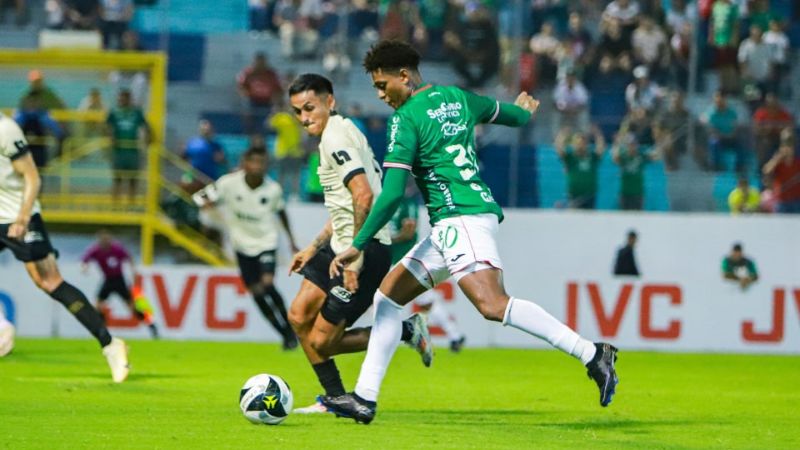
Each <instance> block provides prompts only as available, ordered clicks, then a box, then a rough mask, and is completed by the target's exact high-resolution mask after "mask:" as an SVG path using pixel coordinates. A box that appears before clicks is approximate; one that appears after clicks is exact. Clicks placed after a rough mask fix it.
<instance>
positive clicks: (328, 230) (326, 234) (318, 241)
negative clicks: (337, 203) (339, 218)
mask: <svg viewBox="0 0 800 450" xmlns="http://www.w3.org/2000/svg"><path fill="white" fill-rule="evenodd" d="M332 235H333V228H332V227H331V223H330V222H328V223H326V224H325V228H323V229H322V231H321V232H320V233H319V235H318V236H317V237H315V238H314V241H312V242H311V246H312V247H314V248H315V249H316V250H319V249H321V248H322V247H325V246H326V245H328V242H330V240H331V236H332Z"/></svg>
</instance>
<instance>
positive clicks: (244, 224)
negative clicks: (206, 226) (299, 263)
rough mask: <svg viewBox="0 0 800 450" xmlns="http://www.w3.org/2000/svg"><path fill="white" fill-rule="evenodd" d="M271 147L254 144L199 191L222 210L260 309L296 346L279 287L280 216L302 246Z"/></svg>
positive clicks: (288, 344) (289, 345) (203, 203)
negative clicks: (270, 170) (236, 166)
mask: <svg viewBox="0 0 800 450" xmlns="http://www.w3.org/2000/svg"><path fill="white" fill-rule="evenodd" d="M266 171H267V153H266V151H265V150H264V149H261V148H258V147H254V148H251V149H249V150H247V151H246V152H245V153H244V155H242V169H241V170H237V171H236V172H233V173H229V174H227V175H223V176H222V177H220V178H219V179H218V180H217V181H215V182H214V183H212V184H209V185H208V186H206V187H205V188H203V189H201V190H200V191H198V192H197V193H195V194H194V196H193V199H194V201H195V203H197V204H198V205H199V206H200V207H207V206H211V205H214V206H217V207H219V208H220V209H221V210H222V213H223V218H224V219H223V220H224V223H225V229H226V231H227V232H228V234H229V236H230V240H231V243H232V245H233V248H234V250H235V251H236V260H237V262H238V264H239V272H240V274H241V276H242V281H244V284H245V286H247V290H248V291H250V294H251V295H252V297H253V300H255V302H256V305H257V306H258V308H259V310H260V311H261V314H263V315H264V317H265V318H266V319H267V320H268V321H269V322H270V323H271V324H272V326H273V327H275V330H276V331H277V332H278V333H279V334H280V335H281V338H282V339H283V348H284V349H285V350H291V349H293V348H296V347H297V337H296V336H295V334H294V332H293V331H292V327H291V326H290V325H289V320H288V317H287V315H286V305H285V304H284V301H283V297H282V296H281V294H280V293H279V292H278V290H277V289H276V288H275V283H274V278H275V257H276V251H277V248H278V219H280V221H281V225H282V226H283V228H284V229H285V230H286V234H287V235H288V237H289V245H290V247H291V248H292V251H293V252H294V251H297V246H296V245H295V241H294V236H293V235H292V230H291V227H290V226H289V217H288V216H287V215H286V211H285V207H286V205H285V203H284V201H283V190H282V189H281V186H280V185H279V184H278V183H277V182H275V181H274V180H272V179H271V178H269V177H268V176H266V175H265V174H266Z"/></svg>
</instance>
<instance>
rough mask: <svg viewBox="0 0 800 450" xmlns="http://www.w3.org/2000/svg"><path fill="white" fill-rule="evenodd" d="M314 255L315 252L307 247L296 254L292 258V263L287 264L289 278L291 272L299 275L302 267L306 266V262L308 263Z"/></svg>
mask: <svg viewBox="0 0 800 450" xmlns="http://www.w3.org/2000/svg"><path fill="white" fill-rule="evenodd" d="M316 253H317V252H316V250H315V249H314V248H313V247H308V248H306V249H304V250H301V251H298V252H296V253H295V254H294V256H293V257H292V263H291V264H289V275H290V276H291V275H292V272H294V273H300V271H301V270H303V267H305V266H306V264H308V261H310V260H311V258H313V257H314V255H315V254H316Z"/></svg>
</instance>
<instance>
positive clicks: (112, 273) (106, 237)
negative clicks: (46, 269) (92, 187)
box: [81, 230, 158, 338]
mask: <svg viewBox="0 0 800 450" xmlns="http://www.w3.org/2000/svg"><path fill="white" fill-rule="evenodd" d="M92 261H94V262H96V263H97V265H98V267H99V268H100V271H101V272H103V284H102V285H101V286H100V291H99V292H98V293H97V309H98V311H100V314H101V315H102V316H103V319H105V318H106V317H108V310H109V309H108V306H106V301H107V300H108V297H109V296H110V295H111V294H117V295H118V296H119V297H120V298H122V299H123V300H125V303H127V304H128V307H129V308H130V309H131V312H132V313H133V314H134V316H136V318H137V319H139V320H140V321H142V322H144V323H146V324H147V326H148V327H149V328H150V334H151V335H152V336H153V337H154V338H156V337H158V329H157V328H156V326H155V324H154V323H153V318H152V316H151V315H150V314H149V311H150V310H151V308H150V306H149V305H146V304H142V305H137V304H136V303H135V302H134V298H133V294H132V293H131V290H130V289H129V288H128V284H127V283H126V282H125V275H124V274H123V272H122V265H123V263H124V262H126V261H127V262H128V264H130V266H131V271H132V273H133V277H134V278H136V268H135V267H134V264H133V259H131V255H130V253H128V251H127V250H125V247H123V246H122V244H121V243H119V242H118V241H116V240H114V239H113V238H112V236H111V233H109V232H108V230H100V231H99V232H98V233H97V242H96V243H94V244H93V245H92V246H91V247H89V248H88V249H87V250H86V253H84V254H83V258H81V269H82V270H83V272H84V273H86V272H87V271H88V270H89V263H90V262H92ZM145 303H146V301H145Z"/></svg>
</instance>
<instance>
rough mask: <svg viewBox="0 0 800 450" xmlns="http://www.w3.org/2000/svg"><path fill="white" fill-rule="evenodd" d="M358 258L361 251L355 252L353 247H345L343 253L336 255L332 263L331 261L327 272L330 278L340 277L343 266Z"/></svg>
mask: <svg viewBox="0 0 800 450" xmlns="http://www.w3.org/2000/svg"><path fill="white" fill-rule="evenodd" d="M360 256H361V251H359V250H357V249H356V248H355V247H347V249H346V250H345V251H343V252H341V253H339V254H338V255H336V257H335V258H333V261H331V266H330V269H329V270H328V272H329V275H330V276H331V278H336V277H338V276H339V275H341V274H342V270H343V269H344V266H346V265H348V264H350V263H351V262H353V261H355V260H357V259H358V258H359V257H360Z"/></svg>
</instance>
